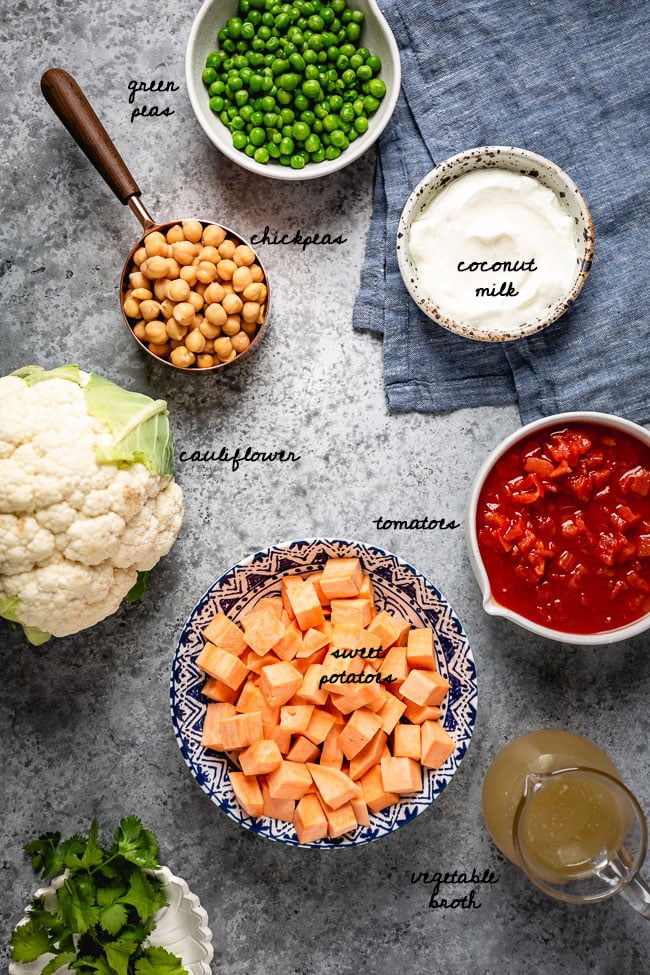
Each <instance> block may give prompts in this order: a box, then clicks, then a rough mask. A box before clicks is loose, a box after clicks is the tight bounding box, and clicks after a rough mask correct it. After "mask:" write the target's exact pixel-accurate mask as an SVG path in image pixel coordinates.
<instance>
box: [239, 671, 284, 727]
mask: <svg viewBox="0 0 650 975" xmlns="http://www.w3.org/2000/svg"><path fill="white" fill-rule="evenodd" d="M236 707H237V710H238V711H239V713H240V714H246V713H250V712H251V711H260V712H261V714H262V722H263V723H264V724H274V723H276V724H277V722H278V721H279V720H280V709H279V708H274V707H271V706H270V705H269V704H267V702H266V698H265V697H264V695H263V694H262V692H261V690H260V689H259V687H258V685H257V684H254V683H253V681H252V680H250V679H249V680H247V681H246V683H245V684H244V686H243V687H242V689H241V693H240V695H239V697H238V698H237V704H236Z"/></svg>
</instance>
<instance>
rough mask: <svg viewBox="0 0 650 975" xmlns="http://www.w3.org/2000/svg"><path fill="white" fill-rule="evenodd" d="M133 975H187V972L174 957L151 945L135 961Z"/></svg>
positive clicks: (178, 959)
mask: <svg viewBox="0 0 650 975" xmlns="http://www.w3.org/2000/svg"><path fill="white" fill-rule="evenodd" d="M135 975H187V970H186V969H185V968H183V965H182V963H181V960H180V958H177V956H176V955H172V954H171V953H170V952H169V951H165V949H164V948H158V947H154V946H153V945H152V946H151V947H150V948H145V949H144V952H143V955H142V958H138V960H137V961H136V963H135Z"/></svg>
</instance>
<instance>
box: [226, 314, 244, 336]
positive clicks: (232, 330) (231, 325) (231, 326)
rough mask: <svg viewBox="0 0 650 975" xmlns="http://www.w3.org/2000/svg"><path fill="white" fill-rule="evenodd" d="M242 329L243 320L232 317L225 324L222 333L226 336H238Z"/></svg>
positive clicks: (235, 316)
mask: <svg viewBox="0 0 650 975" xmlns="http://www.w3.org/2000/svg"><path fill="white" fill-rule="evenodd" d="M240 329H241V318H240V317H239V315H231V316H230V317H229V318H227V319H226V321H225V322H224V324H223V326H222V328H221V331H222V332H223V333H224V335H236V334H237V332H239V330H240Z"/></svg>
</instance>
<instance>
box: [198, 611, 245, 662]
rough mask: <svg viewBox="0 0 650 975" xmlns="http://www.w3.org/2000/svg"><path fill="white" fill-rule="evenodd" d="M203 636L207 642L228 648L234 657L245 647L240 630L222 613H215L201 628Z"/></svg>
mask: <svg viewBox="0 0 650 975" xmlns="http://www.w3.org/2000/svg"><path fill="white" fill-rule="evenodd" d="M203 636H204V638H205V639H206V640H207V641H208V642H209V643H214V644H216V646H218V647H221V648H222V649H223V650H229V651H230V653H234V654H235V656H236V657H239V655H240V654H242V653H243V652H244V650H245V649H246V641H245V640H244V637H243V634H242V631H241V630H240V629H239V627H238V626H237V624H236V623H233V622H232V621H231V620H229V619H228V617H227V616H226V615H225V614H224V613H217V615H216V616H214V617H213V618H212V619H211V620H210V622H209V623H208V625H207V626H206V628H205V629H204V630H203Z"/></svg>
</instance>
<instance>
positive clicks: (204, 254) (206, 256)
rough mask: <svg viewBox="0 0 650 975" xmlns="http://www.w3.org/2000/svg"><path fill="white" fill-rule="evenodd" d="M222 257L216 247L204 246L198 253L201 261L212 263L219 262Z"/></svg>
mask: <svg viewBox="0 0 650 975" xmlns="http://www.w3.org/2000/svg"><path fill="white" fill-rule="evenodd" d="M222 257H223V254H221V252H220V251H218V250H217V248H216V247H203V248H202V249H201V251H200V252H199V254H198V258H199V260H200V261H210V263H211V264H218V263H219V261H220V260H221V258H222Z"/></svg>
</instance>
